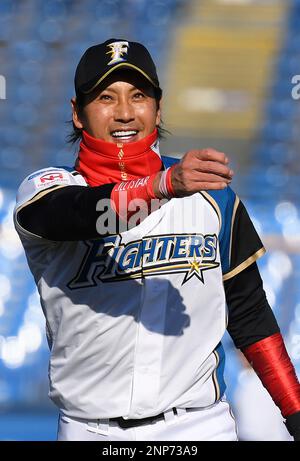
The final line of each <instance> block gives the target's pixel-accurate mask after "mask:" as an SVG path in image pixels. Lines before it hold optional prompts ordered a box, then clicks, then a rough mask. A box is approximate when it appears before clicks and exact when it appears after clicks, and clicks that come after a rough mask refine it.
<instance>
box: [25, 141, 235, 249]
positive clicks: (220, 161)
mask: <svg viewBox="0 0 300 461" xmlns="http://www.w3.org/2000/svg"><path fill="white" fill-rule="evenodd" d="M168 174H169V184H170V190H171V192H172V193H170V194H169V196H168V198H170V197H185V196H188V195H192V194H194V193H195V192H198V191H200V190H205V189H221V188H225V187H227V185H228V184H229V183H230V182H231V178H232V172H231V170H230V169H229V167H228V159H227V157H226V156H225V154H223V153H221V152H217V151H215V150H213V149H204V150H195V151H190V152H187V153H186V154H185V155H184V156H183V158H182V159H181V161H180V162H178V163H177V164H175V165H173V166H172V167H171V168H170V170H169V172H168ZM162 175H163V172H161V171H160V172H158V173H157V174H156V175H152V177H146V178H141V179H142V180H139V179H137V180H132V181H124V182H122V183H116V184H115V183H114V184H104V185H101V186H97V187H82V186H77V185H74V183H73V182H71V183H70V184H68V186H67V187H58V188H53V190H46V191H43V192H42V193H40V194H37V195H36V196H35V197H34V199H33V200H28V201H27V203H26V202H25V203H23V204H22V206H21V207H19V208H18V207H17V211H16V220H17V224H18V226H19V228H21V229H23V230H24V231H25V232H30V233H31V234H34V235H36V236H39V237H42V238H45V239H48V240H54V241H76V240H87V239H93V238H99V237H100V236H102V235H107V234H109V233H116V232H118V231H119V227H120V224H121V223H122V224H123V223H124V221H126V220H128V219H129V218H130V217H131V215H132V214H133V212H132V211H130V212H129V211H128V204H129V203H130V201H134V200H136V199H137V200H138V202H137V203H138V206H140V203H141V199H142V200H143V202H142V203H144V204H145V205H144V206H145V207H147V212H148V213H150V212H151V207H150V206H149V205H150V202H151V200H152V199H161V198H164V196H163V195H162V193H161V190H162V188H161V182H162ZM120 186H121V187H120ZM170 190H169V192H170ZM124 191H125V192H126V193H125V210H124V208H123V209H121V206H120V203H122V200H121V198H122V197H121V195H122V194H123V197H124ZM100 200H103V201H105V203H106V205H108V206H106V207H103V211H102V212H99V208H101V209H102V207H98V206H97V205H98V204H99V201H100ZM103 203H104V202H103ZM123 207H124V200H123ZM132 209H133V210H135V207H134V206H133V207H132ZM104 212H105V213H106V216H107V215H110V217H111V218H112V220H111V222H112V223H114V228H113V230H112V231H110V229H109V226H108V227H107V233H106V234H104V233H99V232H98V231H99V229H97V227H96V223H97V220H98V218H99V217H100V215H101V213H104ZM122 227H123V228H124V226H122Z"/></svg>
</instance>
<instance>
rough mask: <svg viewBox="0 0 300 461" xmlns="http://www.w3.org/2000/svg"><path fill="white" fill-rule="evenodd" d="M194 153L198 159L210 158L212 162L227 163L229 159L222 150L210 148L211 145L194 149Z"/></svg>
mask: <svg viewBox="0 0 300 461" xmlns="http://www.w3.org/2000/svg"><path fill="white" fill-rule="evenodd" d="M195 154H196V155H195V156H196V157H197V158H198V159H199V160H210V161H212V162H219V163H223V164H224V165H227V164H228V163H229V159H228V157H227V155H226V154H225V153H224V152H220V151H218V150H215V149H212V148H211V147H208V148H207V149H201V150H195Z"/></svg>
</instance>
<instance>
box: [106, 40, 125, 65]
mask: <svg viewBox="0 0 300 461" xmlns="http://www.w3.org/2000/svg"><path fill="white" fill-rule="evenodd" d="M107 46H108V47H109V48H110V50H109V51H108V52H107V53H106V54H110V55H111V60H110V61H109V62H108V63H107V65H108V66H111V65H112V64H116V63H117V62H122V61H126V59H125V58H122V56H123V55H124V54H125V53H126V54H127V52H128V47H129V43H128V42H114V43H110V44H109V45H107Z"/></svg>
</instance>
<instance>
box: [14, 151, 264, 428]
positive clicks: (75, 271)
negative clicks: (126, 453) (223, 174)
mask: <svg viewBox="0 0 300 461" xmlns="http://www.w3.org/2000/svg"><path fill="white" fill-rule="evenodd" d="M165 161H166V160H165ZM69 185H81V186H82V187H86V186H87V183H86V182H85V179H84V178H83V177H82V176H81V175H79V174H78V173H77V172H75V171H73V172H72V171H68V170H67V169H64V168H48V169H47V168H46V169H43V170H41V171H39V172H36V173H34V174H32V175H31V176H29V177H28V178H26V179H25V180H24V181H23V183H22V184H21V186H20V188H19V192H18V197H17V205H16V211H15V225H16V229H17V231H18V233H19V236H20V238H21V240H22V243H23V246H24V249H25V252H26V256H27V259H28V263H29V266H30V269H31V271H32V273H33V275H34V278H35V281H36V284H37V287H38V291H39V294H40V298H41V305H42V308H43V311H44V314H45V317H46V324H47V335H48V340H49V345H50V348H51V359H50V366H49V377H50V393H49V396H50V398H51V399H52V400H53V401H54V403H55V404H57V406H58V407H59V408H60V409H61V410H62V411H63V413H64V414H66V415H67V416H70V417H77V418H86V419H98V418H113V417H119V416H123V417H125V418H130V419H131V418H144V417H147V416H153V415H157V414H159V413H161V412H163V411H165V410H167V409H169V408H172V407H182V408H187V407H205V406H208V405H211V404H213V403H214V402H215V401H217V400H219V399H220V397H221V396H222V394H223V393H224V390H225V384H224V381H223V368H224V352H223V348H222V345H221V339H222V336H223V334H224V332H225V329H226V324H227V313H226V302H225V294H224V288H223V279H228V278H230V277H232V276H234V275H235V274H237V273H238V272H240V271H241V270H243V269H244V268H245V267H247V266H249V265H250V264H251V263H252V262H253V261H255V260H256V259H257V258H258V257H259V256H260V255H262V254H263V252H264V248H263V247H262V244H261V242H260V240H259V238H258V236H257V234H256V232H255V230H254V228H253V226H252V224H251V221H250V220H249V223H250V224H249V228H248V229H244V228H243V229H240V228H239V223H238V222H236V221H235V210H236V209H237V205H238V203H239V199H238V197H237V196H236V195H235V193H234V192H233V191H232V190H231V189H230V188H227V189H226V190H222V191H214V192H213V193H206V192H203V193H197V194H194V195H192V196H190V197H186V198H174V199H172V200H170V201H169V202H167V203H166V204H164V205H163V206H162V207H161V208H160V209H158V210H156V211H154V212H153V213H152V214H151V215H149V216H148V217H147V218H145V219H144V220H143V221H142V222H141V223H140V224H139V225H137V226H136V227H134V228H133V229H131V230H127V231H125V232H122V233H121V234H118V235H109V236H107V237H104V238H101V237H99V239H95V240H89V241H76V242H74V241H73V242H72V241H69V242H68V241H64V242H58V241H50V240H46V239H44V238H41V237H39V236H36V235H34V234H31V233H30V232H27V231H26V230H25V229H23V228H22V227H21V226H20V224H19V223H18V221H17V210H19V209H20V208H21V207H24V206H26V205H27V204H29V203H32V202H33V201H35V200H38V199H39V198H40V197H41V196H43V195H44V194H46V193H51V191H52V190H53V189H54V188H57V187H68V186H69ZM57 226H59V222H58V223H57ZM233 234H234V240H233ZM250 234H251V235H252V238H251V239H249V238H248V236H249V235H250ZM253 236H254V237H253ZM233 241H234V242H237V241H238V242H239V245H238V246H239V247H241V251H240V253H241V255H240V258H239V257H238V256H235V264H234V265H233V264H232V262H231V253H232V248H231V247H232V244H233V243H232V242H233ZM251 242H252V243H251ZM253 242H254V243H253ZM236 252H239V248H238V249H237V250H236Z"/></svg>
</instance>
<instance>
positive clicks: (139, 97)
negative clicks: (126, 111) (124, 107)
mask: <svg viewBox="0 0 300 461" xmlns="http://www.w3.org/2000/svg"><path fill="white" fill-rule="evenodd" d="M133 97H134V98H135V99H143V98H144V97H145V95H144V93H141V92H140V91H139V92H138V93H134V95H133Z"/></svg>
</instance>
